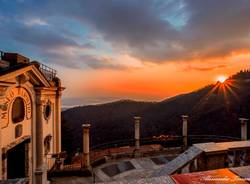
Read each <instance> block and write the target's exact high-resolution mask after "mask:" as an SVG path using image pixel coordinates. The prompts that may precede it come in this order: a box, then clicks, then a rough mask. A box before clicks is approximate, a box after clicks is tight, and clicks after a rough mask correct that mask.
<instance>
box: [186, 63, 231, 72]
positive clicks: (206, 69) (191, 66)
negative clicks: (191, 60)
mask: <svg viewBox="0 0 250 184" xmlns="http://www.w3.org/2000/svg"><path fill="white" fill-rule="evenodd" d="M226 67H227V65H225V64H221V65H216V66H208V67H204V66H193V65H188V66H186V67H185V68H184V70H185V71H191V70H193V71H201V72H203V71H212V70H216V69H221V68H226Z"/></svg>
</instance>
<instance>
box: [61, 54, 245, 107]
mask: <svg viewBox="0 0 250 184" xmlns="http://www.w3.org/2000/svg"><path fill="white" fill-rule="evenodd" d="M247 68H250V53H237V54H234V55H230V56H228V57H225V58H217V59H210V60H206V61H204V60H202V61H198V60H196V61H186V62H184V61H183V62H167V63H164V64H159V65H157V64H148V65H147V64H145V65H142V66H141V67H139V68H132V69H131V68H130V69H126V70H112V69H99V70H88V71H82V70H77V69H67V70H66V71H65V70H64V73H63V75H61V78H62V80H63V84H64V86H66V87H67V89H66V90H65V93H64V97H65V98H70V97H71V96H74V97H76V98H77V97H78V98H81V97H82V96H87V97H88V98H90V99H95V97H103V98H104V100H103V101H102V100H100V99H98V100H99V103H100V102H105V101H107V100H106V99H105V97H111V98H110V100H112V99H114V100H115V99H135V100H148V101H151V100H153V101H154V100H162V99H164V98H167V97H169V96H174V95H177V94H181V93H187V92H191V91H193V90H196V89H199V88H201V87H203V86H205V85H208V84H211V83H214V82H215V81H216V78H217V77H218V76H220V75H226V76H230V75H232V74H234V73H236V72H238V71H240V70H242V69H247ZM108 101H109V100H108ZM93 103H95V101H93Z"/></svg>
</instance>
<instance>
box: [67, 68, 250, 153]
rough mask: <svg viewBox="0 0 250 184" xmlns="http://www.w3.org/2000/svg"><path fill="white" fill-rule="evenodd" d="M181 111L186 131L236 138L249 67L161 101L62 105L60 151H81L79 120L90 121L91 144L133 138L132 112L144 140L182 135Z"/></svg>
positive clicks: (249, 105) (248, 98)
mask: <svg viewBox="0 0 250 184" xmlns="http://www.w3.org/2000/svg"><path fill="white" fill-rule="evenodd" d="M180 85H181V84H180ZM184 114H185V115H188V116H189V119H188V132H189V134H193V135H201V134H202V135H204V134H205V135H225V136H235V137H240V122H239V118H240V117H244V118H250V71H248V70H245V71H240V72H239V73H237V74H235V75H233V76H231V77H230V78H229V79H227V80H226V81H225V82H224V83H220V82H217V83H216V84H211V85H208V86H205V87H203V88H201V89H199V90H196V91H193V92H191V93H188V94H182V95H178V96H175V97H172V98H167V99H166V100H163V101H161V102H138V101H132V100H120V101H116V102H112V103H106V104H100V105H87V106H79V107H74V108H71V109H67V110H65V111H63V112H62V149H63V150H65V151H68V152H74V151H76V150H77V149H81V146H82V128H81V126H82V124H83V123H90V124H91V130H90V140H91V146H96V145H99V144H102V143H107V142H112V141H115V140H127V139H133V137H134V120H133V117H134V116H141V136H142V137H144V138H148V137H152V136H159V135H181V131H182V119H181V115H184ZM248 127H249V126H248ZM248 129H249V128H248ZM248 133H250V131H248ZM249 135H250V134H249Z"/></svg>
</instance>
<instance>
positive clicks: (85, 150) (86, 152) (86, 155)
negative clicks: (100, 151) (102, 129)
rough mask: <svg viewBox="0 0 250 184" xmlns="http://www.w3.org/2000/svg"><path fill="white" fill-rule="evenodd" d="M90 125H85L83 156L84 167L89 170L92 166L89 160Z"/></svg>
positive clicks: (83, 126)
mask: <svg viewBox="0 0 250 184" xmlns="http://www.w3.org/2000/svg"><path fill="white" fill-rule="evenodd" d="M90 126H91V125H90V124H83V125H82V129H83V155H82V167H83V168H88V167H89V166H90V159H89V129H90Z"/></svg>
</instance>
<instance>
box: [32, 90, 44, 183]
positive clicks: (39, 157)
mask: <svg viewBox="0 0 250 184" xmlns="http://www.w3.org/2000/svg"><path fill="white" fill-rule="evenodd" d="M40 98H41V96H39V95H38V96H37V103H36V171H35V177H36V179H35V180H36V184H45V183H46V182H47V177H46V171H45V166H44V160H43V145H44V144H43V121H42V118H43V117H42V113H43V104H42V101H41V99H40Z"/></svg>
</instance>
